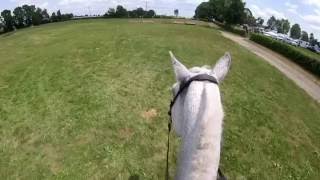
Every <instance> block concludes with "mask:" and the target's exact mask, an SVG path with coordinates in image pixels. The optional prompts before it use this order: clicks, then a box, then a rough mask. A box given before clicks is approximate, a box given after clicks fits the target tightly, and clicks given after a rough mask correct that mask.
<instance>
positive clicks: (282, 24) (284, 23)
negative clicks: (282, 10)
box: [276, 19, 290, 34]
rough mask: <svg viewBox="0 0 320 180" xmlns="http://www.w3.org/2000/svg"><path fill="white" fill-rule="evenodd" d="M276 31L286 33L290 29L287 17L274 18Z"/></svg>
mask: <svg viewBox="0 0 320 180" xmlns="http://www.w3.org/2000/svg"><path fill="white" fill-rule="evenodd" d="M276 27H277V30H278V33H282V34H288V32H289V30H290V22H289V21H288V20H287V19H281V20H276Z"/></svg>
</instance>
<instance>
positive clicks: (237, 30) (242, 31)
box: [223, 25, 247, 37]
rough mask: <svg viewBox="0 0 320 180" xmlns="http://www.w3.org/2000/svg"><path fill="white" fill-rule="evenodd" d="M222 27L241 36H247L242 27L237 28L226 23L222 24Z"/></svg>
mask: <svg viewBox="0 0 320 180" xmlns="http://www.w3.org/2000/svg"><path fill="white" fill-rule="evenodd" d="M223 29H225V30H226V31H229V32H232V33H235V34H238V35H240V36H243V37H246V36H247V33H246V31H245V30H243V29H237V28H234V27H232V26H227V25H224V26H223Z"/></svg>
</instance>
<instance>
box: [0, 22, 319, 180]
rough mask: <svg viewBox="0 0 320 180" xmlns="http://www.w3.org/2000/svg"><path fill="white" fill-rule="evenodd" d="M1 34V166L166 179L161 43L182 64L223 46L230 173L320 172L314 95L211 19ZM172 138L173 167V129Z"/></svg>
mask: <svg viewBox="0 0 320 180" xmlns="http://www.w3.org/2000/svg"><path fill="white" fill-rule="evenodd" d="M0 41H1V47H0V57H1V59H0V65H1V68H0V102H1V103H0V135H1V136H0V156H1V158H0V175H1V177H6V178H8V179H17V178H20V179H44V178H45V179H89V178H97V179H128V178H129V177H130V176H131V177H133V176H135V177H137V176H139V177H140V178H141V179H163V178H164V172H165V153H166V133H167V132H166V130H167V124H166V123H167V119H168V117H167V113H166V112H167V110H168V103H169V100H170V98H171V91H170V87H171V85H172V84H173V83H174V76H173V72H172V67H171V62H170V59H169V56H168V51H169V50H172V51H173V52H174V53H175V54H176V55H177V57H178V58H179V59H180V60H181V61H182V62H184V63H185V64H187V65H188V67H192V66H202V65H205V64H207V65H213V64H214V63H215V62H216V60H218V58H219V57H220V56H222V55H223V54H224V52H225V51H230V52H231V54H232V57H233V64H232V69H231V72H230V74H229V75H228V77H227V79H226V81H225V82H224V84H223V85H222V87H221V88H222V92H223V101H224V106H225V111H226V118H225V123H224V142H223V143H224V146H223V152H222V156H221V159H222V162H221V164H222V168H223V169H224V171H225V173H226V174H227V176H228V177H229V178H230V179H241V178H247V179H317V178H318V177H319V176H320V174H319V172H320V163H319V162H320V142H319V138H320V122H319V119H320V108H319V107H320V106H319V104H317V103H316V102H315V101H313V100H312V99H311V98H310V97H309V96H308V95H306V93H305V92H303V91H302V90H301V89H299V88H298V87H297V86H296V85H295V84H294V83H293V82H291V81H290V80H288V79H287V78H286V77H284V76H283V75H282V74H281V73H280V72H279V71H277V70H276V69H274V68H273V67H272V66H270V65H269V64H267V63H266V62H264V61H262V60H261V59H259V58H258V57H257V56H255V55H253V54H252V53H250V52H249V51H248V50H246V49H244V48H242V47H240V46H238V45H236V44H234V43H233V42H232V41H229V40H227V39H225V38H223V37H222V36H221V35H220V33H219V32H218V31H216V30H214V29H209V28H204V27H197V26H183V25H172V24H158V23H155V24H140V23H130V22H128V20H85V21H72V22H64V23H55V24H48V25H43V26H40V27H35V28H28V29H24V30H21V31H18V32H16V33H14V34H12V35H10V36H0ZM172 142H173V148H172V151H171V154H170V164H171V167H172V169H170V171H171V175H172V176H173V174H174V172H175V165H176V163H177V162H176V159H177V154H178V147H179V140H178V139H177V138H176V137H175V136H174V135H172Z"/></svg>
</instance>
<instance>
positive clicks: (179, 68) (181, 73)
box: [169, 51, 190, 81]
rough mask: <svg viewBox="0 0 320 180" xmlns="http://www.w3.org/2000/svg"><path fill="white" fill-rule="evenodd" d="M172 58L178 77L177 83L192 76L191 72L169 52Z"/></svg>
mask: <svg viewBox="0 0 320 180" xmlns="http://www.w3.org/2000/svg"><path fill="white" fill-rule="evenodd" d="M169 54H170V56H171V61H172V66H173V69H174V72H175V75H176V79H177V81H183V80H184V79H185V78H187V77H189V76H190V72H189V70H188V69H187V68H186V67H185V66H184V65H183V64H182V63H181V62H179V61H178V60H177V58H176V57H175V56H174V55H173V53H172V52H171V51H169Z"/></svg>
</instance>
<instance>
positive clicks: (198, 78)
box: [166, 74, 227, 180]
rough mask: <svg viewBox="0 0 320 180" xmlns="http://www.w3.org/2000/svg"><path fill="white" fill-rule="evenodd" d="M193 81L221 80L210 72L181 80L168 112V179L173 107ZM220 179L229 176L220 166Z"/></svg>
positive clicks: (213, 81)
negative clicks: (225, 174) (209, 73)
mask: <svg viewBox="0 0 320 180" xmlns="http://www.w3.org/2000/svg"><path fill="white" fill-rule="evenodd" d="M193 81H208V82H210V83H214V84H217V85H219V82H218V80H217V79H216V78H214V77H213V76H210V75H208V74H199V75H196V76H194V77H192V78H190V79H188V80H187V79H185V80H184V81H182V82H181V84H180V87H179V90H178V92H177V94H176V95H175V96H174V98H173V100H172V101H171V102H170V109H169V112H168V115H169V117H170V118H169V121H168V141H167V142H168V143H167V165H166V180H169V149H170V132H171V125H172V108H173V106H174V104H175V102H176V101H177V99H178V97H179V96H180V94H181V93H182V92H183V91H184V90H185V89H187V88H188V87H189V86H190V84H191V83H192V82H193ZM218 175H219V177H218V179H221V180H226V179H227V178H226V177H225V176H224V175H223V173H222V171H221V170H220V168H219V169H218Z"/></svg>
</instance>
